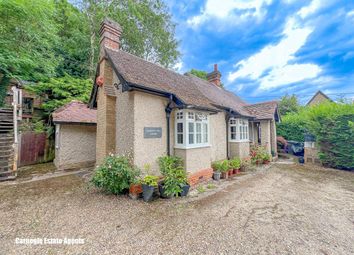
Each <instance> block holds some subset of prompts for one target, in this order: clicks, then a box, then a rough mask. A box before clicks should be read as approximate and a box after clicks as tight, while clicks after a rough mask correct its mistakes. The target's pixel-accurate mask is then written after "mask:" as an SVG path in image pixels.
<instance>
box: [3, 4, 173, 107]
mask: <svg viewBox="0 0 354 255" xmlns="http://www.w3.org/2000/svg"><path fill="white" fill-rule="evenodd" d="M72 3H75V5H73V4H72ZM105 17H110V18H111V19H113V20H114V21H117V22H118V23H119V24H120V25H121V27H122V29H123V33H122V36H121V46H122V49H123V50H125V51H127V52H130V53H132V54H135V55H137V56H140V57H142V58H144V59H147V60H149V61H152V62H155V63H159V64H161V65H163V66H166V67H170V66H173V64H174V63H175V62H176V60H177V58H178V56H179V52H178V50H177V43H178V42H177V41H176V40H175V38H174V29H175V25H174V23H173V22H172V21H171V17H170V14H169V12H168V10H167V7H166V5H165V3H164V2H163V1H161V0H146V1H145V0H144V1H133V0H123V1H122V0H111V1H104V0H102V1H94V0H80V1H71V2H68V1H67V0H43V1H37V0H0V74H2V75H3V76H5V77H10V78H11V77H16V78H18V79H20V80H27V81H33V82H44V83H46V82H47V81H48V80H49V79H50V78H53V77H66V78H63V79H68V78H67V76H68V75H69V76H73V77H75V78H81V79H83V81H82V82H85V80H86V79H88V78H93V76H94V71H95V69H96V64H97V59H98V54H99V51H98V48H99V34H98V31H99V27H100V23H101V21H102V20H103V19H104V18H105ZM54 80H55V79H54ZM3 81H6V80H4V79H3ZM75 81H76V82H78V81H77V80H75ZM51 82H53V80H52V81H51ZM51 82H49V83H48V84H50V83H51ZM3 86H4V85H3ZM5 86H6V87H7V84H6V85H5ZM3 90H4V91H5V90H6V88H3ZM3 90H2V89H0V91H3ZM39 91H40V90H39ZM0 100H1V97H0ZM1 102H2V100H1ZM0 104H1V103H0ZM53 104H54V105H55V103H53ZM48 109H49V108H48Z"/></svg>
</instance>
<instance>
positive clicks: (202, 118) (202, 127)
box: [175, 110, 210, 149]
mask: <svg viewBox="0 0 354 255" xmlns="http://www.w3.org/2000/svg"><path fill="white" fill-rule="evenodd" d="M175 142H176V148H184V149H188V148H198V147H206V146H210V145H209V117H208V114H207V113H204V112H197V111H191V110H180V111H178V112H176V125H175Z"/></svg>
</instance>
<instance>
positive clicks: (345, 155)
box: [304, 102, 354, 170]
mask: <svg viewBox="0 0 354 255" xmlns="http://www.w3.org/2000/svg"><path fill="white" fill-rule="evenodd" d="M304 118H305V120H306V126H307V128H308V129H309V131H310V132H311V133H312V134H314V135H315V137H316V143H317V147H318V149H319V151H320V153H319V157H320V160H321V162H322V163H323V164H324V165H325V166H329V167H333V168H339V169H348V170H354V130H353V128H352V126H351V123H352V122H353V121H354V104H337V103H332V102H327V103H323V104H320V105H318V106H314V107H310V108H309V109H308V110H307V111H306V113H305V116H304Z"/></svg>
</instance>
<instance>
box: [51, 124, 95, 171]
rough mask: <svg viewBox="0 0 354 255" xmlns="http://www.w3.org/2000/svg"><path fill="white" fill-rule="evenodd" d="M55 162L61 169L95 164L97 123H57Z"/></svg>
mask: <svg viewBox="0 0 354 255" xmlns="http://www.w3.org/2000/svg"><path fill="white" fill-rule="evenodd" d="M56 128H59V130H58V131H59V134H58V136H57V140H56V145H55V159H54V164H55V166H56V167H57V168H58V169H60V170H65V169H74V168H80V167H88V166H93V165H94V164H95V161H96V125H95V126H85V125H69V124H57V125H56Z"/></svg>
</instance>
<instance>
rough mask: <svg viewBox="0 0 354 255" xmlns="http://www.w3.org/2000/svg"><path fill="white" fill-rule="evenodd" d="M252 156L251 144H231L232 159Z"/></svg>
mask: <svg viewBox="0 0 354 255" xmlns="http://www.w3.org/2000/svg"><path fill="white" fill-rule="evenodd" d="M249 155H250V142H230V157H231V158H234V157H238V158H242V159H243V158H246V157H248V156H249Z"/></svg>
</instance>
